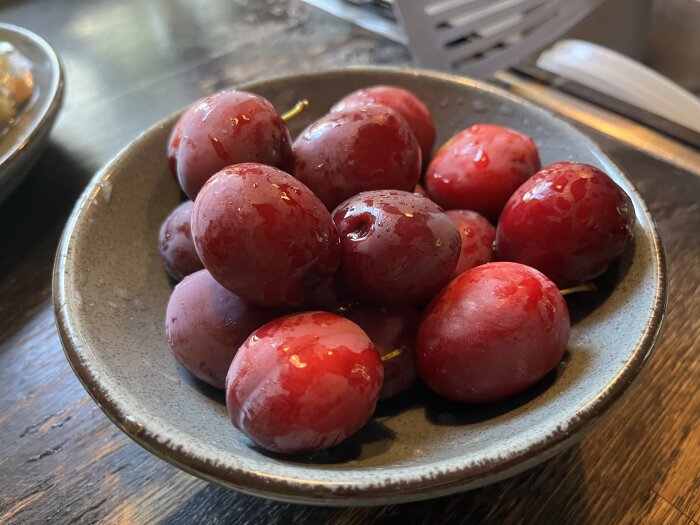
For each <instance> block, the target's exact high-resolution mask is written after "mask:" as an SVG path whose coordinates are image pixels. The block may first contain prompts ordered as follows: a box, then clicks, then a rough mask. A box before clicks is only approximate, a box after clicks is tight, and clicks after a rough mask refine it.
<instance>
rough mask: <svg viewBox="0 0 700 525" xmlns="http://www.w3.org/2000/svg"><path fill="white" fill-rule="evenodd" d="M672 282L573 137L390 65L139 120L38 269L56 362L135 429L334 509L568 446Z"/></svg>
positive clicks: (242, 89)
mask: <svg viewBox="0 0 700 525" xmlns="http://www.w3.org/2000/svg"><path fill="white" fill-rule="evenodd" d="M666 294H667V285H666V270H665V261H664V255H663V249H662V246H661V243H660V241H659V237H658V234H657V231H656V226H655V224H654V221H653V219H652V218H651V216H650V215H649V212H648V210H647V208H646V207H645V205H644V203H643V202H642V200H641V198H640V196H639V195H638V193H637V192H636V190H635V189H634V187H633V186H632V184H631V183H630V181H629V180H628V179H627V178H626V177H625V175H624V174H623V173H622V172H621V171H620V169H619V168H618V167H617V166H616V165H615V164H614V163H613V162H612V161H611V160H610V159H609V158H608V157H607V156H606V155H605V154H604V153H603V152H602V151H601V150H600V149H599V147H598V146H597V145H596V144H595V143H593V142H592V141H591V140H590V139H589V138H587V137H586V136H585V135H584V134H583V133H582V132H580V131H578V130H577V129H575V128H574V127H573V126H571V125H570V124H568V123H567V122H565V121H563V120H562V119H560V118H558V117H556V116H555V115H553V114H551V113H549V112H547V111H545V110H543V109H541V108H539V107H537V106H535V105H533V104H531V103H528V102H526V101H523V100H521V99H519V98H517V97H515V96H513V95H511V94H509V93H507V92H505V91H503V90H500V89H497V88H495V87H492V86H489V85H486V84H482V83H480V82H476V81H473V80H470V79H465V78H463V77H456V76H450V75H446V74H441V73H433V72H428V71H420V70H413V69H396V68H381V67H374V68H372V67H364V68H346V69H339V70H333V71H324V72H316V73H310V74H303V75H298V76H289V77H284V78H277V79H273V80H267V81H261V82H256V83H251V84H246V85H242V86H237V87H235V88H231V89H227V90H223V91H221V92H218V93H213V94H210V95H207V96H204V97H203V98H201V99H199V100H197V101H193V103H192V104H191V105H190V106H189V107H188V108H186V109H184V110H183V111H182V112H180V113H178V114H177V115H173V116H172V117H170V118H168V119H166V120H165V121H163V122H161V123H160V124H157V125H156V126H154V127H153V128H151V129H149V130H148V131H145V132H144V133H143V134H142V135H140V136H139V137H138V138H136V139H135V140H134V141H133V142H131V143H130V144H129V145H128V146H127V147H126V148H125V149H123V150H122V151H121V153H119V154H118V155H117V156H116V157H115V158H114V159H113V160H112V161H111V162H110V163H109V164H108V165H107V166H106V167H105V168H103V169H102V170H101V171H100V172H99V173H98V174H97V175H95V177H94V178H93V180H92V181H91V183H90V185H89V186H88V187H87V188H86V190H85V192H84V193H83V195H82V197H81V198H80V200H79V202H78V203H77V205H76V208H75V210H74V212H73V214H72V216H71V218H70V219H69V221H68V224H67V227H66V229H65V232H64V234H63V238H62V240H61V244H60V247H59V252H58V255H57V259H56V265H55V273H54V306H55V311H56V319H57V324H58V328H59V332H60V336H61V339H62V342H63V345H64V349H65V352H66V355H67V357H68V360H69V362H70V364H71V366H72V367H73V369H74V371H75V373H76V374H77V376H78V377H79V379H80V380H81V381H82V383H83V384H84V386H85V388H86V389H87V390H88V392H89V393H90V394H91V396H92V397H93V398H94V399H95V401H96V402H97V403H98V404H99V405H100V407H101V408H102V409H103V410H104V412H105V413H106V414H107V415H108V416H109V417H110V418H111V419H112V420H113V421H114V423H116V425H118V426H119V427H120V428H121V429H122V430H123V431H124V432H126V433H127V434H128V435H129V436H130V437H131V438H133V439H134V440H135V441H137V442H138V443H139V444H141V445H142V446H143V447H145V448H146V449H148V450H149V451H151V452H153V453H154V454H156V455H158V456H159V457H161V458H163V459H165V460H167V461H169V462H171V463H173V464H174V465H176V466H177V467H179V468H181V469H183V470H185V471H188V472H190V473H192V474H195V475H197V476H200V477H202V478H204V479H207V480H211V481H214V482H217V483H220V484H222V485H225V486H227V487H230V488H233V489H236V490H240V491H243V492H246V493H249V494H255V495H259V496H264V497H268V498H272V499H277V500H281V501H293V502H301V503H311V504H325V505H373V504H387V503H399V502H405V501H413V500H420V499H427V498H433V497H438V496H442V495H447V494H451V493H455V492H459V491H464V490H470V489H474V488H477V487H480V486H483V485H486V484H488V483H492V482H495V481H498V480H501V479H504V478H506V477H508V476H512V475H515V474H518V473H520V472H522V471H524V470H526V469H528V468H530V467H532V466H534V465H536V464H538V463H540V462H542V461H544V460H546V459H549V458H551V457H553V456H554V455H556V454H557V453H559V452H561V451H563V450H564V449H566V448H567V447H569V446H571V445H572V444H574V443H576V442H577V441H578V440H579V439H580V438H581V437H582V436H583V435H584V434H585V432H586V431H587V430H589V429H590V428H592V426H593V425H594V424H595V423H596V422H597V421H598V420H599V419H600V417H601V416H602V415H603V414H604V413H605V412H606V411H607V410H608V409H609V408H610V407H611V406H612V405H613V403H614V402H615V401H616V400H618V399H619V398H620V397H621V395H622V394H623V393H624V392H625V391H626V390H627V388H628V387H629V385H630V384H631V382H632V381H633V379H634V378H635V377H636V376H637V375H638V373H639V372H640V371H641V369H642V367H643V365H644V364H645V362H646V361H647V359H648V358H649V356H650V354H651V351H652V349H653V346H654V343H655V340H656V337H657V335H658V333H659V330H660V327H661V321H662V318H663V314H664V308H665V302H666ZM610 417H614V413H613V414H612V415H611V416H610Z"/></svg>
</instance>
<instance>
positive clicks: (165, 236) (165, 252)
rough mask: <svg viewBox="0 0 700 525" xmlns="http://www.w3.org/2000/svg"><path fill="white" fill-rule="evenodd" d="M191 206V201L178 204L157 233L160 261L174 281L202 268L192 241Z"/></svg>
mask: <svg viewBox="0 0 700 525" xmlns="http://www.w3.org/2000/svg"><path fill="white" fill-rule="evenodd" d="M192 206H193V202H192V201H185V202H183V203H181V204H179V205H178V206H177V207H176V208H175V209H174V210H173V211H171V212H170V213H169V214H168V216H167V217H166V218H165V220H164V221H163V224H162V225H161V227H160V230H159V232H158V250H159V251H160V256H161V259H162V260H163V264H164V265H165V269H166V271H167V272H168V274H169V275H170V277H172V278H173V279H175V280H176V281H181V280H182V279H183V278H184V277H185V276H187V275H190V274H191V273H194V272H196V271H198V270H201V269H202V268H204V265H203V264H202V261H201V260H200V259H199V255H197V250H196V249H195V246H194V241H193V240H192V231H191V228H190V216H191V213H192Z"/></svg>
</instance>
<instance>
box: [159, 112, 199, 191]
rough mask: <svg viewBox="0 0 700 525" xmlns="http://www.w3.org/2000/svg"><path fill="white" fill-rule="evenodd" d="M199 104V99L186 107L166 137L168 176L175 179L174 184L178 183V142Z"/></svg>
mask: <svg viewBox="0 0 700 525" xmlns="http://www.w3.org/2000/svg"><path fill="white" fill-rule="evenodd" d="M200 102H201V99H200V100H198V101H197V102H195V103H194V104H192V105H191V106H190V107H188V108H187V109H186V110H185V111H184V112H183V114H182V115H181V116H180V118H179V119H178V120H177V122H176V123H175V126H173V129H172V131H171V132H170V136H169V137H168V146H167V155H168V169H169V170H170V174H171V175H172V176H173V178H174V179H175V182H178V180H177V150H178V149H179V148H180V140H182V130H183V129H184V127H185V122H186V121H187V119H188V118H189V117H190V115H191V114H192V113H194V110H195V109H197V106H199V103H200Z"/></svg>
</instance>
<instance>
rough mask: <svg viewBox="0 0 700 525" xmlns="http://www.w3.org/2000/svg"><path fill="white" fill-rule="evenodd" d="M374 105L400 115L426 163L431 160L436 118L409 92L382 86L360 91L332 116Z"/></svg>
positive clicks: (339, 104) (343, 101)
mask: <svg viewBox="0 0 700 525" xmlns="http://www.w3.org/2000/svg"><path fill="white" fill-rule="evenodd" d="M371 105H380V106H386V107H388V108H391V109H393V110H394V111H396V112H397V113H398V114H399V115H401V116H402V117H403V118H404V119H405V120H406V122H407V123H408V125H409V126H410V128H411V131H413V134H414V135H415V136H416V139H418V144H419V145H420V149H421V153H422V156H423V159H428V158H430V153H431V152H432V150H433V145H434V144H435V135H436V133H437V132H436V131H435V123H434V122H433V117H432V115H431V114H430V110H429V109H428V107H427V106H426V105H425V104H424V103H423V101H422V100H421V99H419V98H418V97H417V96H416V95H414V94H413V93H411V92H410V91H408V90H406V89H403V88H400V87H396V86H383V85H380V86H371V87H367V88H363V89H358V90H357V91H353V92H352V93H350V94H349V95H347V96H345V97H343V98H342V99H341V100H340V101H338V102H337V103H336V104H334V105H333V107H332V108H331V110H330V112H331V113H336V112H338V111H344V110H347V109H351V108H358V107H363V106H371Z"/></svg>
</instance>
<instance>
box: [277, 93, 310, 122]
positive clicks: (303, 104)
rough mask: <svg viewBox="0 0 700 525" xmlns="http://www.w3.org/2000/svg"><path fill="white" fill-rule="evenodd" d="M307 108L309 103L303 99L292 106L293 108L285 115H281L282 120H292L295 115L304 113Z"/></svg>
mask: <svg viewBox="0 0 700 525" xmlns="http://www.w3.org/2000/svg"><path fill="white" fill-rule="evenodd" d="M308 106H309V101H308V100H306V99H305V98H303V99H301V100H300V101H299V102H297V103H296V104H294V107H293V108H292V109H290V110H289V111H287V112H286V113H282V120H284V121H285V122H287V121H288V120H290V119H293V118H294V117H296V116H297V115H300V114H301V113H303V112H304V110H305V109H306V108H307V107H308Z"/></svg>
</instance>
